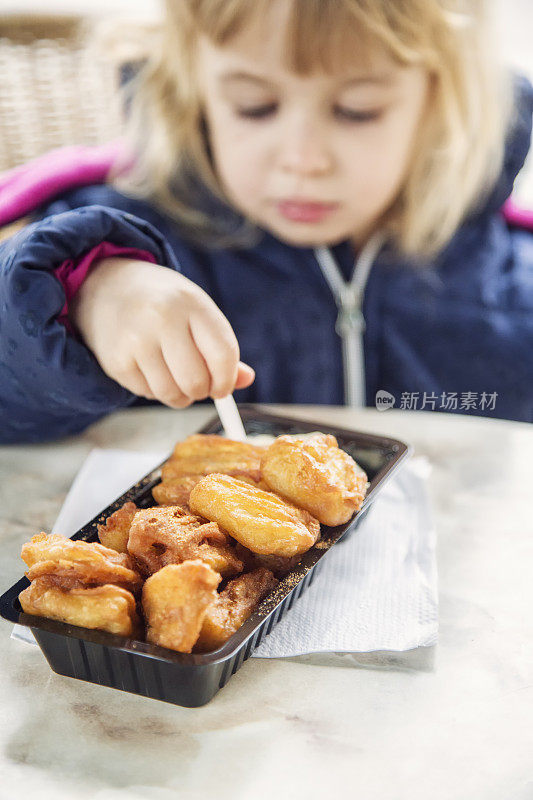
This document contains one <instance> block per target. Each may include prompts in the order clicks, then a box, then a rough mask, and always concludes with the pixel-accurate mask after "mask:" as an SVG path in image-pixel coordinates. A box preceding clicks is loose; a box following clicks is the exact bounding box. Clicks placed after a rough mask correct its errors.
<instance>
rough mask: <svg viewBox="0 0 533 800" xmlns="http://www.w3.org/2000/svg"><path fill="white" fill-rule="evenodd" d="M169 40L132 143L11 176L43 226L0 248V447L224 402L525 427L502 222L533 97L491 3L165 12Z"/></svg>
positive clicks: (207, 4)
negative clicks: (380, 407)
mask: <svg viewBox="0 0 533 800" xmlns="http://www.w3.org/2000/svg"><path fill="white" fill-rule="evenodd" d="M156 33H157V38H156V39H154V38H148V35H147V39H146V42H147V43H148V44H149V45H150V46H149V47H148V48H147V50H148V51H149V52H147V53H146V55H145V57H144V58H143V59H142V60H141V61H140V62H139V63H138V64H137V65H135V69H134V70H133V72H134V73H135V74H134V77H133V78H132V79H131V80H130V81H129V82H128V83H127V92H128V99H127V103H126V105H127V109H128V111H127V116H128V126H129V138H128V142H129V144H128V146H126V144H125V143H124V142H121V143H118V144H117V143H114V144H112V145H111V146H109V147H106V148H100V149H95V150H92V151H87V150H85V149H83V148H81V149H76V148H74V149H71V150H68V151H65V152H59V153H54V154H51V155H50V156H49V157H46V158H44V159H39V160H38V161H37V162H35V163H33V164H31V165H28V166H25V167H22V168H19V169H18V170H14V171H13V173H12V174H10V175H8V176H6V177H5V178H4V188H3V192H2V195H1V196H0V200H2V203H1V211H0V222H1V223H7V222H11V221H13V220H16V219H17V218H20V217H22V216H23V215H25V214H28V213H29V214H30V215H31V220H32V221H31V224H29V225H27V226H26V227H23V228H22V229H21V230H19V231H18V232H17V233H15V234H14V235H12V236H11V237H10V238H8V239H7V240H5V241H4V243H3V244H2V245H1V247H0V256H1V275H0V296H1V299H2V317H1V319H0V323H1V333H0V336H1V339H0V421H1V424H0V437H1V441H2V442H16V441H37V440H42V439H47V438H52V437H56V436H59V435H63V434H67V433H73V432H77V431H81V430H82V429H83V428H85V427H86V426H87V425H89V424H90V423H91V422H93V421H95V420H97V419H98V418H100V417H101V416H103V415H105V414H107V413H109V412H110V411H112V410H114V409H117V408H120V407H124V406H127V405H132V404H135V403H140V402H143V400H142V398H149V399H150V400H157V401H160V402H162V403H165V404H166V405H169V406H172V407H176V408H183V407H185V406H187V405H189V404H190V403H192V402H193V401H195V400H202V399H204V398H207V397H221V396H224V395H225V394H227V393H229V392H231V391H233V390H238V391H236V397H237V399H238V400H239V401H259V402H280V403H281V402H283V403H327V404H338V403H342V402H346V403H349V404H351V405H354V406H357V405H362V404H365V403H367V404H369V405H373V404H374V403H375V402H376V398H377V402H379V401H381V402H384V403H385V405H389V406H390V405H393V404H395V405H396V407H397V408H398V407H404V408H408V407H409V408H419V409H426V410H430V409H432V410H445V411H468V412H470V413H476V414H488V415H492V416H496V417H507V418H510V419H517V420H529V421H531V419H532V418H533V363H532V357H531V353H532V352H533V313H532V312H533V237H532V235H531V233H530V232H529V231H527V230H525V229H522V228H520V227H516V226H515V225H514V224H513V222H512V220H511V219H510V215H509V213H507V218H506V217H505V216H504V214H503V213H502V211H501V209H502V206H503V204H504V202H505V201H506V199H507V198H508V196H509V195H510V193H511V190H512V187H513V181H514V179H515V176H516V174H517V173H518V172H519V170H520V169H521V167H522V164H523V162H524V159H525V157H526V154H527V151H528V147H529V138H530V132H531V111H532V107H533V91H532V89H531V86H530V85H529V84H528V83H527V81H524V80H522V81H518V80H515V82H514V86H511V82H510V81H509V85H507V80H506V77H505V75H504V73H503V71H500V70H499V69H498V67H497V66H496V65H495V64H493V57H492V49H491V42H490V39H489V37H488V36H487V30H486V25H485V13H484V11H483V8H482V3H481V2H480V0H404V2H402V3H390V2H388V0H371V1H370V0H168V2H167V14H166V19H165V20H164V23H163V24H162V25H161V27H160V30H159V31H158V32H156ZM241 359H242V360H241ZM248 365H250V366H248ZM252 368H253V369H252ZM254 370H255V380H254ZM144 402H145V401H144Z"/></svg>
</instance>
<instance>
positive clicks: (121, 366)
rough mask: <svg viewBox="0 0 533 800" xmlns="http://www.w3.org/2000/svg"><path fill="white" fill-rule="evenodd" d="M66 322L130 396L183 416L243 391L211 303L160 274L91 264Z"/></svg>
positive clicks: (140, 264) (170, 274)
mask: <svg viewBox="0 0 533 800" xmlns="http://www.w3.org/2000/svg"><path fill="white" fill-rule="evenodd" d="M70 318H71V320H72V322H73V323H74V325H75V326H76V327H77V329H78V330H79V332H80V333H81V335H82V336H83V339H84V341H85V343H86V345H87V347H89V349H90V350H92V352H93V353H94V355H95V356H96V358H97V360H98V362H99V364H100V366H101V367H102V369H103V370H104V372H105V373H106V374H107V375H109V377H111V378H113V380H115V381H117V382H118V383H120V384H121V385H122V386H124V387H125V388H126V389H129V391H130V392H133V394H136V395H140V396H143V397H148V398H150V399H155V400H159V401H160V402H161V403H165V405H167V406H172V407H174V408H185V407H186V406H188V405H190V404H191V403H192V402H194V401H195V400H202V399H204V398H205V397H225V396H226V395H227V394H231V392H233V390H234V389H242V388H244V387H246V386H249V385H250V384H251V383H252V382H253V380H254V377H255V374H254V371H253V370H252V368H251V367H249V366H247V365H246V364H243V363H242V362H241V361H239V345H238V344H237V339H236V338H235V334H234V333H233V330H232V329H231V326H230V324H229V322H228V320H227V319H226V317H225V316H224V315H223V314H222V312H221V311H220V309H219V308H218V307H217V306H216V305H215V303H214V302H213V301H212V300H211V298H210V297H209V296H208V295H207V294H206V293H205V292H204V291H203V290H202V289H200V287H199V286H196V284H194V283H192V281H190V280H188V279H187V278H185V277H184V276H183V275H180V274H179V273H178V272H174V271H173V270H171V269H168V268H167V267H160V266H156V265H154V264H150V263H147V262H145V261H132V260H130V259H125V258H106V259H102V261H100V262H99V263H98V264H95V265H94V266H93V268H92V270H91V272H90V274H89V275H88V277H87V278H86V280H85V281H84V283H83V285H82V286H81V288H80V290H79V291H78V293H77V294H76V297H75V298H74V301H73V303H72V305H71V309H70Z"/></svg>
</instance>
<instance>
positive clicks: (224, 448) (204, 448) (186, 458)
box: [162, 434, 266, 482]
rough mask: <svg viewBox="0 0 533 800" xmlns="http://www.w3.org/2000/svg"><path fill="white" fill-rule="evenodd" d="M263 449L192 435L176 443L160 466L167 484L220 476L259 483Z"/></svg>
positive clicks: (223, 439)
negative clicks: (184, 478)
mask: <svg viewBox="0 0 533 800" xmlns="http://www.w3.org/2000/svg"><path fill="white" fill-rule="evenodd" d="M265 450H266V448H265V447H262V446H260V445H253V444H248V443H247V442H234V441H233V440H232V439H225V438H224V437H223V436H215V435H203V434H195V435H194V436H189V437H187V439H185V440H184V441H183V442H178V444H177V445H176V446H175V448H174V452H173V453H172V456H171V457H170V459H169V460H168V461H167V462H166V464H164V465H163V469H162V478H163V482H166V481H167V480H169V479H172V478H178V477H181V476H182V475H209V474H210V473H211V472H221V473H224V474H225V475H239V476H240V477H248V478H251V479H252V480H253V481H260V480H261V456H262V455H263V453H264V452H265Z"/></svg>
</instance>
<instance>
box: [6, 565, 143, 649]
mask: <svg viewBox="0 0 533 800" xmlns="http://www.w3.org/2000/svg"><path fill="white" fill-rule="evenodd" d="M19 600H20V604H21V606H22V608H23V610H24V611H25V612H26V614H35V615H37V616H40V617H48V618H49V619H55V620H59V622H67V623H69V624H70V625H78V626H79V627H80V628H97V629H98V630H101V631H109V633H117V634H120V635H122V636H136V635H138V634H139V633H140V631H141V621H140V619H139V617H138V615H137V611H136V609H135V598H134V596H133V595H132V593H131V592H128V591H127V589H123V588H122V587H121V586H112V585H110V584H105V585H104V586H96V587H93V588H87V587H86V586H77V587H74V588H72V589H63V588H61V587H59V586H57V585H56V583H55V582H54V580H53V579H49V578H36V579H35V580H33V581H32V582H31V584H30V586H28V588H27V589H24V591H22V592H21V593H20V594H19Z"/></svg>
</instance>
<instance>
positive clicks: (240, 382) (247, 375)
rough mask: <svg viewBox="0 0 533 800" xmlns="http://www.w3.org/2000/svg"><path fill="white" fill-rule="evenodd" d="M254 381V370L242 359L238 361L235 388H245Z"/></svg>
mask: <svg viewBox="0 0 533 800" xmlns="http://www.w3.org/2000/svg"><path fill="white" fill-rule="evenodd" d="M254 381H255V370H253V369H252V367H250V366H249V365H248V364H245V363H244V362H243V361H239V366H238V372H237V381H236V383H235V387H234V388H235V389H246V387H247V386H250V385H251V384H252V383H253V382H254Z"/></svg>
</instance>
